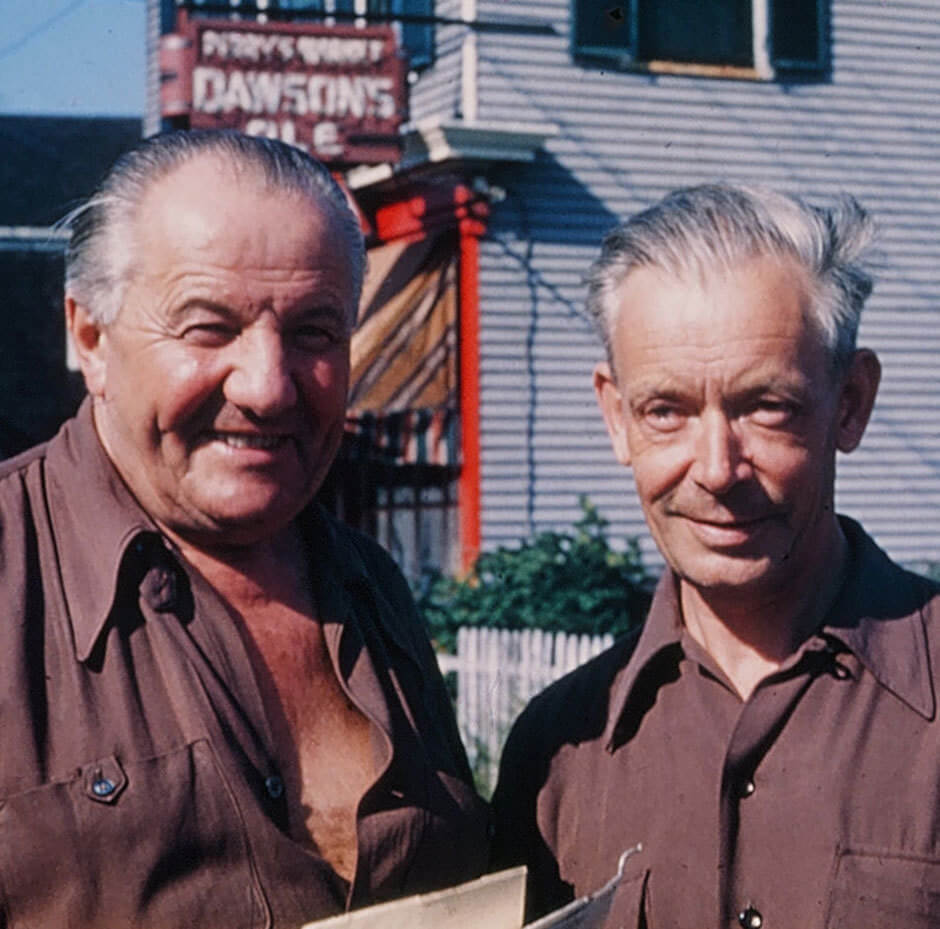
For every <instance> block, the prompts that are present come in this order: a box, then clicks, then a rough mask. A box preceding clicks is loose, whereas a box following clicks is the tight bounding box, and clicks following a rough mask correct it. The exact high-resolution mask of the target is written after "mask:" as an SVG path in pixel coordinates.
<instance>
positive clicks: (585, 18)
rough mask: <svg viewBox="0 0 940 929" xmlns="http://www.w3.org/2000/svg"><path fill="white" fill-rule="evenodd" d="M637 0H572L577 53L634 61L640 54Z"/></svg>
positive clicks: (574, 40)
mask: <svg viewBox="0 0 940 929" xmlns="http://www.w3.org/2000/svg"><path fill="white" fill-rule="evenodd" d="M636 3H637V0H621V2H619V3H617V2H614V0H572V30H571V33H572V51H573V53H574V54H575V56H578V57H588V58H607V59H612V60H617V61H633V60H635V59H636V54H637V21H636Z"/></svg>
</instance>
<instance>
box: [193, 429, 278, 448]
mask: <svg viewBox="0 0 940 929" xmlns="http://www.w3.org/2000/svg"><path fill="white" fill-rule="evenodd" d="M210 439H211V440H212V441H215V442H222V443H223V444H225V445H227V446H228V447H229V448H238V449H244V448H249V449H260V450H262V451H270V450H272V449H275V448H280V446H282V445H283V444H284V443H285V442H287V441H288V437H287V436H285V435H259V434H257V433H244V432H213V433H210Z"/></svg>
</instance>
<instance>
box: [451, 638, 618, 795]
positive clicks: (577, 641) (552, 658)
mask: <svg viewBox="0 0 940 929" xmlns="http://www.w3.org/2000/svg"><path fill="white" fill-rule="evenodd" d="M613 641H614V640H613V636H610V635H604V636H588V635H567V634H566V633H564V632H557V633H552V632H543V631H542V630H541V629H525V630H521V631H515V630H513V631H510V630H508V629H472V628H466V627H465V628H462V629H460V630H459V632H458V635H457V654H456V655H444V654H439V655H438V656H437V657H438V662H439V664H440V667H441V671H443V672H444V673H445V674H448V673H449V672H452V673H454V674H455V675H456V690H457V722H458V724H459V726H460V734H461V735H462V736H463V741H464V745H465V746H466V747H467V754H468V755H469V756H470V763H471V765H472V766H473V769H474V773H475V774H476V777H477V783H478V784H479V786H480V787H481V789H483V790H484V791H487V790H491V789H492V788H493V786H494V785H495V782H496V774H497V771H498V766H499V755H500V752H501V751H502V747H503V742H504V741H505V739H506V736H507V735H508V734H509V729H510V727H511V726H512V723H513V721H514V720H515V718H516V716H518V715H519V713H520V712H521V711H522V709H523V707H524V706H525V705H526V703H527V702H528V701H529V699H530V698H531V697H533V696H535V694H537V693H538V692H539V691H540V690H542V689H543V688H545V687H546V686H547V685H548V684H550V683H551V682H552V681H554V680H555V679H556V678H559V677H561V676H562V675H563V674H565V673H567V672H568V671H571V670H572V669H573V668H576V667H577V666H578V665H579V664H583V663H584V662H585V661H587V660H588V659H589V658H592V657H593V656H594V655H597V654H599V653H600V652H602V651H603V650H604V649H605V648H608V647H609V646H610V645H612V644H613Z"/></svg>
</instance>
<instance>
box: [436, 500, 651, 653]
mask: <svg viewBox="0 0 940 929" xmlns="http://www.w3.org/2000/svg"><path fill="white" fill-rule="evenodd" d="M580 503H581V509H582V516H581V518H580V519H579V520H578V522H577V523H575V525H574V527H573V531H569V532H540V533H539V534H538V535H536V536H534V537H533V538H531V539H528V540H526V541H525V542H523V543H522V545H520V546H519V547H518V548H498V549H496V550H495V551H489V552H484V553H482V554H481V555H480V556H479V558H477V560H476V562H475V564H474V565H473V568H472V569H471V571H470V573H469V575H468V576H467V577H465V578H462V579H459V580H458V579H456V578H451V577H446V576H443V575H436V576H433V577H431V578H428V579H427V580H426V582H425V584H424V585H423V590H422V591H420V592H419V595H418V601H419V604H420V606H421V608H422V610H423V611H424V615H425V617H426V619H427V621H428V625H429V627H430V632H431V637H432V638H433V639H434V640H435V641H436V643H437V645H438V647H440V648H443V649H446V650H448V651H453V650H454V648H455V645H456V635H457V629H458V628H459V627H460V626H488V627H493V628H501V629H529V628H533V629H545V630H548V631H552V632H568V633H581V634H590V635H599V634H603V633H608V632H609V633H612V634H613V635H619V634H621V633H623V632H626V631H627V630H628V629H630V628H631V627H632V626H635V625H636V624H638V623H639V622H640V621H641V620H642V619H643V617H644V616H645V614H646V609H647V608H648V606H649V599H650V591H651V589H652V579H651V577H650V576H649V575H648V574H647V572H646V570H645V568H644V567H643V561H642V556H641V553H640V548H639V545H638V544H637V541H636V540H635V539H631V540H630V541H629V543H628V545H627V548H626V550H625V551H623V552H619V551H615V550H614V549H612V548H611V547H610V544H609V543H608V540H607V526H608V522H607V520H605V519H603V518H602V517H601V515H600V514H599V513H598V512H597V508H596V507H595V506H594V505H593V504H591V503H590V502H589V501H588V499H587V498H586V497H582V498H581V501H580Z"/></svg>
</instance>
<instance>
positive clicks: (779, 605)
mask: <svg viewBox="0 0 940 929" xmlns="http://www.w3.org/2000/svg"><path fill="white" fill-rule="evenodd" d="M870 232H871V223H870V221H869V219H868V217H867V216H866V214H865V212H864V211H863V210H862V209H861V207H859V206H858V204H857V203H855V201H853V200H851V199H846V200H844V201H842V202H841V203H840V204H839V205H838V206H837V207H835V208H834V209H831V210H825V209H817V208H813V207H811V206H808V205H806V204H804V203H802V202H800V201H798V200H796V199H792V198H790V197H785V196H781V195H778V194H775V193H772V192H768V191H762V190H752V189H745V188H739V187H734V186H731V185H723V184H716V185H708V186H703V187H697V188H690V189H685V190H679V191H676V192H674V193H672V194H670V195H669V196H668V197H666V198H665V199H664V200H663V201H662V202H660V203H659V204H657V205H655V206H653V207H652V208H650V209H648V210H646V211H645V212H642V213H640V214H638V215H637V216H635V217H633V218H632V219H630V220H629V221H628V222H627V223H626V224H625V225H623V226H622V227H620V228H618V229H616V230H615V231H614V232H612V233H611V234H610V235H609V236H608V238H607V239H606V241H605V243H604V247H603V251H602V253H601V256H600V258H599V260H598V261H597V262H596V263H595V265H594V267H593V269H592V272H591V276H590V280H589V298H588V301H589V307H590V309H591V311H592V313H593V315H594V317H595V319H596V320H597V322H598V326H599V329H600V332H601V334H602V337H603V340H604V344H605V346H606V348H607V360H606V361H605V362H603V363H601V364H599V365H598V366H597V368H596V370H595V372H594V386H595V389H596V392H597V397H598V400H599V403H600V407H601V411H602V413H603V416H604V420H605V422H606V425H607V429H608V432H609V434H610V437H611V441H612V443H613V448H614V453H615V454H616V456H617V458H618V460H619V461H620V462H621V463H622V464H624V465H626V466H629V467H630V468H631V469H632V471H633V477H634V481H635V484H636V489H637V494H638V497H639V500H640V503H641V504H642V506H643V510H644V514H645V516H646V520H647V523H648V524H649V528H650V531H651V533H652V535H653V538H654V539H655V541H656V543H657V545H658V547H659V549H660V551H661V552H662V555H663V558H664V559H665V561H666V566H667V570H666V572H665V573H664V575H663V578H662V580H661V582H660V584H659V586H658V588H657V591H656V595H655V597H654V600H653V604H652V608H651V611H650V614H649V617H648V619H647V621H646V623H645V625H644V627H643V628H642V630H639V631H638V632H637V633H636V634H635V635H632V636H630V637H627V638H625V639H624V640H622V641H620V642H618V643H617V644H616V645H614V646H613V648H612V649H610V650H609V651H608V652H606V653H605V654H603V655H602V656H600V657H598V658H597V659H595V660H593V661H592V662H590V663H589V664H587V665H585V666H583V667H582V668H580V669H579V670H577V671H575V672H573V673H572V674H571V675H569V676H568V677H566V678H564V679H563V680H562V681H560V682H558V683H557V684H555V685H553V686H552V687H551V688H549V689H548V690H547V691H546V692H545V693H544V694H542V695H540V696H539V697H537V698H536V699H535V700H534V701H533V702H532V703H531V704H530V705H529V707H528V708H527V709H526V711H525V712H524V713H523V715H522V716H521V718H520V719H519V721H518V722H517V723H516V726H515V727H514V729H513V732H512V734H511V736H510V738H509V742H508V744H507V747H506V749H505V752H504V756H503V762H502V769H501V773H500V781H499V786H498V788H497V791H496V796H495V798H494V805H495V808H496V815H497V823H498V830H497V840H496V841H497V861H499V862H500V863H514V862H525V863H527V864H528V865H529V869H530V898H529V902H530V907H531V910H532V912H533V913H539V912H542V911H543V910H546V909H550V908H552V907H554V906H557V905H560V904H561V903H563V902H565V901H566V900H568V899H570V898H571V896H572V894H577V895H582V894H586V893H589V892H591V891H593V890H594V889H596V888H598V887H600V886H601V885H602V884H603V883H604V882H605V880H606V879H607V877H608V876H609V875H610V874H611V873H612V872H613V871H614V869H615V867H616V864H617V861H618V858H619V856H620V855H621V852H623V851H624V850H625V849H627V848H634V847H638V851H637V853H636V854H634V855H632V856H631V857H630V858H629V860H628V862H627V865H626V870H625V873H624V877H623V880H622V882H621V884H620V886H619V889H618V891H617V896H616V897H615V899H614V901H613V906H612V909H611V913H610V917H609V919H608V922H607V924H606V925H607V926H608V927H611V929H613V927H618V929H620V927H625V929H634V927H645V929H659V927H669V929H683V927H687V929H702V927H706V926H712V927H714V926H721V927H733V926H743V927H745V929H760V927H768V929H769V927H791V929H797V927H799V929H809V927H816V926H819V927H822V926H827V927H836V926H840V927H849V926H852V927H861V926H864V927H866V929H871V927H888V926H892V927H893V926H906V927H911V926H917V927H922V929H927V927H929V926H937V925H940V724H938V722H937V674H938V669H940V598H938V591H937V588H936V586H935V585H933V584H932V583H931V582H929V581H927V580H926V579H924V578H921V577H918V576H916V575H914V574H911V573H909V572H907V571H905V570H902V569H901V568H900V567H898V566H897V565H895V564H893V563H892V562H891V561H890V560H889V559H888V557H887V556H886V555H885V554H884V553H883V552H882V551H881V550H880V549H879V548H878V547H877V546H876V545H875V543H874V542H873V541H872V540H871V538H870V537H869V536H868V535H867V534H866V533H865V532H864V531H863V529H862V528H861V527H860V526H859V525H858V524H857V523H855V522H853V521H852V520H850V519H847V518H844V517H840V516H837V515H836V513H835V511H834V509H833V496H834V479H835V459H836V452H837V451H841V452H851V451H852V450H853V449H855V447H856V446H857V445H858V443H859V441H860V440H861V438H862V434H863V432H864V430H865V427H866V424H867V422H868V419H869V415H870V413H871V410H872V406H873V404H874V400H875V394H876V391H877V388H878V383H879V377H880V367H879V363H878V360H877V358H876V357H875V355H874V354H873V353H872V352H871V351H869V350H867V349H864V348H861V349H860V348H856V344H855V343H856V331H857V328H858V323H859V316H860V314H861V311H862V306H863V304H864V302H865V300H866V298H867V297H868V295H869V293H870V291H871V288H872V283H871V278H870V276H869V274H868V273H867V272H866V270H865V268H864V266H863V264H862V259H863V256H864V249H865V247H866V245H867V243H868V241H869V238H870Z"/></svg>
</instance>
